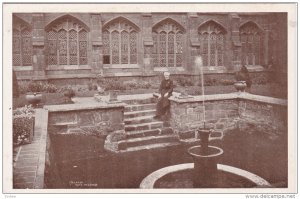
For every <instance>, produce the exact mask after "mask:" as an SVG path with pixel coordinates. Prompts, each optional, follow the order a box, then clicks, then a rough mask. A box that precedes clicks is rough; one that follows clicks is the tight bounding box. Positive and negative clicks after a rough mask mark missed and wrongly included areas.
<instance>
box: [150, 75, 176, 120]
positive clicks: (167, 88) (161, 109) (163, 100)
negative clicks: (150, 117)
mask: <svg viewBox="0 0 300 199" xmlns="http://www.w3.org/2000/svg"><path fill="white" fill-rule="evenodd" d="M172 92H173V81H172V80H170V73H169V72H164V79H163V80H162V81H161V83H160V87H159V93H160V95H161V96H160V98H159V99H158V102H157V105H156V116H155V117H154V118H156V119H161V117H162V116H164V115H166V114H167V113H168V112H169V109H170V100H169V97H170V96H171V95H172Z"/></svg>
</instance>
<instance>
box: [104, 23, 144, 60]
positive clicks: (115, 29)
mask: <svg viewBox="0 0 300 199" xmlns="http://www.w3.org/2000/svg"><path fill="white" fill-rule="evenodd" d="M102 39H103V64H111V65H118V64H121V65H130V64H137V61H138V58H137V57H138V56H137V42H138V28H137V27H135V26H134V25H133V24H132V23H131V22H129V21H128V20H126V19H123V18H119V19H116V20H114V21H112V22H110V23H109V24H107V25H105V26H104V28H103V33H102Z"/></svg>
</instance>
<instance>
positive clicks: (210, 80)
mask: <svg viewBox="0 0 300 199" xmlns="http://www.w3.org/2000/svg"><path fill="white" fill-rule="evenodd" d="M216 84H217V80H216V79H215V78H207V79H204V85H205V86H215V85H216Z"/></svg>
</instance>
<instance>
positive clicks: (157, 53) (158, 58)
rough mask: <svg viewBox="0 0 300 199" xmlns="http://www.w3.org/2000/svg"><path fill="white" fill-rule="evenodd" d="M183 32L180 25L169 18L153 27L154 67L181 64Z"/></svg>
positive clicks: (177, 65) (178, 65)
mask: <svg viewBox="0 0 300 199" xmlns="http://www.w3.org/2000/svg"><path fill="white" fill-rule="evenodd" d="M183 32H184V30H183V28H182V27H180V26H179V25H177V24H176V23H175V22H173V21H170V20H165V21H163V22H161V23H160V24H158V25H156V26H155V27H154V28H153V32H152V37H153V44H154V45H153V50H152V58H153V65H154V67H180V66H182V61H183V57H182V53H183Z"/></svg>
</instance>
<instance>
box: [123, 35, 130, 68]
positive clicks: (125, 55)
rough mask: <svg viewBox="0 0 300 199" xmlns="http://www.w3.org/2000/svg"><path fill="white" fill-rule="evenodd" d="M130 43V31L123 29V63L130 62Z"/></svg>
mask: <svg viewBox="0 0 300 199" xmlns="http://www.w3.org/2000/svg"><path fill="white" fill-rule="evenodd" d="M128 43H129V34H128V32H125V31H123V32H122V33H121V63H122V64H128V61H129V60H128V51H129V50H128V48H129V46H128Z"/></svg>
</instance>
